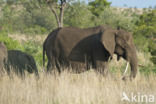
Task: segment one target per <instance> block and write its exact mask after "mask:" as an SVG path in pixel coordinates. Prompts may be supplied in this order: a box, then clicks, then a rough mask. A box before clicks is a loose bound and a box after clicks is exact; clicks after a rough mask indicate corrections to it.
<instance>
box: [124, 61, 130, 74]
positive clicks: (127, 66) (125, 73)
mask: <svg viewBox="0 0 156 104" xmlns="http://www.w3.org/2000/svg"><path fill="white" fill-rule="evenodd" d="M128 65H129V62H127V65H126V69H125V71H124V73H123V76H125V74H126V72H127V70H128Z"/></svg>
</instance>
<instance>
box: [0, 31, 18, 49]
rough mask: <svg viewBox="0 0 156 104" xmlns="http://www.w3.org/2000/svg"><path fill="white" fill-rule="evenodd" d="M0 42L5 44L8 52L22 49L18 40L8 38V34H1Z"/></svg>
mask: <svg viewBox="0 0 156 104" xmlns="http://www.w3.org/2000/svg"><path fill="white" fill-rule="evenodd" d="M0 41H1V42H4V44H5V45H6V47H7V49H8V50H11V49H18V48H20V47H21V45H20V43H19V42H18V41H17V40H13V39H12V38H10V37H8V36H7V35H6V34H1V33H0Z"/></svg>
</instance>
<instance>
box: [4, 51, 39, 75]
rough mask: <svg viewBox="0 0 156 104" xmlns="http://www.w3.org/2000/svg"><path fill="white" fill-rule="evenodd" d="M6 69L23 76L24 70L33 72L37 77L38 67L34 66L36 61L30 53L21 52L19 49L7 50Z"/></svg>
mask: <svg viewBox="0 0 156 104" xmlns="http://www.w3.org/2000/svg"><path fill="white" fill-rule="evenodd" d="M6 69H7V71H8V73H9V72H10V70H12V71H13V72H15V73H16V74H18V75H20V76H22V77H23V76H24V75H25V72H24V71H27V72H29V73H35V75H36V76H37V77H39V74H38V69H37V66H36V62H35V60H34V58H33V57H32V56H31V55H28V54H27V53H24V52H21V51H19V50H9V51H8V61H7V66H6Z"/></svg>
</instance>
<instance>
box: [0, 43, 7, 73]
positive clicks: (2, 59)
mask: <svg viewBox="0 0 156 104" xmlns="http://www.w3.org/2000/svg"><path fill="white" fill-rule="evenodd" d="M7 57H8V52H7V48H6V46H5V45H4V43H3V42H0V74H2V73H3V72H4V66H5V64H6V62H7Z"/></svg>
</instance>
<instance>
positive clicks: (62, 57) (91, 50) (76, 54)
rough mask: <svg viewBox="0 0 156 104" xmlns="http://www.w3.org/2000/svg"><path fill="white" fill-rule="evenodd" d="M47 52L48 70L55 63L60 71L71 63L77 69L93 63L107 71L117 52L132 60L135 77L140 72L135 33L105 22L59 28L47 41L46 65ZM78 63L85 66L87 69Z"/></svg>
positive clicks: (45, 44) (100, 70) (132, 75)
mask: <svg viewBox="0 0 156 104" xmlns="http://www.w3.org/2000/svg"><path fill="white" fill-rule="evenodd" d="M45 54H46V56H47V58H48V64H47V72H48V71H51V69H53V67H54V66H55V67H56V68H57V69H58V71H59V72H61V68H60V66H64V67H69V66H71V67H72V68H74V69H73V70H78V71H77V72H81V71H85V70H88V69H90V66H91V67H92V68H94V69H96V70H97V71H98V72H100V73H107V72H108V62H109V60H111V59H112V58H113V54H116V55H117V57H118V58H117V59H118V60H119V59H120V57H122V58H123V59H125V60H126V61H128V62H129V63H130V66H131V74H130V78H131V79H133V78H135V77H136V74H137V66H138V60H137V53H136V47H135V45H134V42H133V36H132V34H131V33H129V32H127V31H125V30H123V29H113V28H111V27H109V26H104V25H100V26H96V27H90V28H85V29H82V28H77V27H63V28H58V29H55V30H53V31H52V32H51V33H50V34H49V35H48V37H47V38H46V39H45V41H44V43H43V66H44V63H45V59H44V58H45ZM78 66H83V67H84V68H83V70H81V68H80V67H78ZM84 69H85V70H84ZM79 70H80V71H79Z"/></svg>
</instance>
